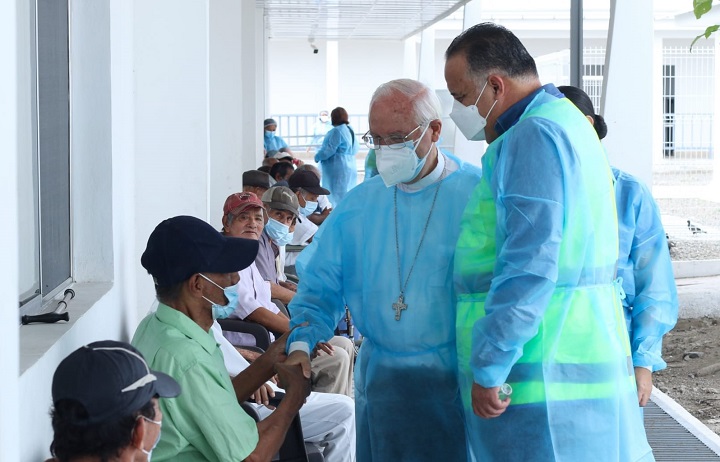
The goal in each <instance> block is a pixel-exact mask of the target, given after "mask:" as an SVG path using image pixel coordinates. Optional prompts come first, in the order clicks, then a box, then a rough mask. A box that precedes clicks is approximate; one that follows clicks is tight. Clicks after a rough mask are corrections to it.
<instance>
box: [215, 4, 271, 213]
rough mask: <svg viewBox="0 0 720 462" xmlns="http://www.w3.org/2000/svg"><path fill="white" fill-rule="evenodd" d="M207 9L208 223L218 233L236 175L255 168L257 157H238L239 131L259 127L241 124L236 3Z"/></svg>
mask: <svg viewBox="0 0 720 462" xmlns="http://www.w3.org/2000/svg"><path fill="white" fill-rule="evenodd" d="M208 9H209V14H208V22H209V24H208V35H209V37H208V54H207V55H208V74H209V77H208V118H207V122H208V140H209V144H210V145H209V149H208V167H209V168H208V221H209V222H210V223H211V224H212V225H213V226H216V227H217V226H220V223H221V219H222V205H223V204H224V203H225V198H226V197H227V196H228V195H230V194H232V193H235V192H238V191H241V190H242V178H241V176H240V175H241V172H243V171H245V170H250V169H252V168H255V167H257V166H258V165H259V163H258V159H257V158H258V156H260V155H262V151H261V150H259V149H257V150H253V151H251V154H253V155H254V157H250V156H244V155H243V154H244V153H243V143H242V135H243V133H242V127H244V126H246V125H247V126H250V127H258V125H259V121H255V120H254V119H250V120H247V121H246V120H244V119H243V105H244V104H245V95H246V94H247V95H252V93H249V92H244V91H243V89H244V88H245V86H246V82H245V80H244V79H243V67H244V63H243V62H242V61H241V60H239V59H238V56H242V46H243V37H242V6H241V2H236V1H234V0H213V1H208ZM256 118H258V117H256ZM256 131H257V130H256ZM248 157H250V158H248Z"/></svg>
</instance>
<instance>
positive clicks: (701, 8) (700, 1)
mask: <svg viewBox="0 0 720 462" xmlns="http://www.w3.org/2000/svg"><path fill="white" fill-rule="evenodd" d="M712 3H713V0H693V12H694V13H695V18H697V19H700V17H701V16H702V15H704V14H705V13H707V12H708V11H710V10H711V9H712ZM718 29H720V24H715V25H714V26H709V27H708V28H707V29H705V32H704V33H702V34H700V35H698V36H697V37H695V40H693V41H692V43H691V44H690V49H691V50H692V47H693V45H695V42H697V41H698V40H700V39H701V38H702V37H705V38H706V39H707V38H710V36H711V35H712V34H713V33H715V32H717V31H718Z"/></svg>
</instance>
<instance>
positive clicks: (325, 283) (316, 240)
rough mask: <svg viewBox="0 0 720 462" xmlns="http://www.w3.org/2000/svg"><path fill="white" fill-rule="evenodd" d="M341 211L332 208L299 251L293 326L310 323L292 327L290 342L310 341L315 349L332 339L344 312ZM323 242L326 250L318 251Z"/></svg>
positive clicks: (293, 303) (291, 311)
mask: <svg viewBox="0 0 720 462" xmlns="http://www.w3.org/2000/svg"><path fill="white" fill-rule="evenodd" d="M342 211H343V208H342V207H339V208H337V209H335V210H333V213H331V214H330V215H329V216H328V218H327V219H326V220H325V222H324V223H323V225H322V226H321V227H320V228H319V230H318V232H317V233H316V234H315V237H313V241H312V243H311V244H310V245H308V246H307V247H306V248H305V249H303V251H302V252H300V255H299V256H298V258H297V260H296V261H295V269H296V270H297V273H298V277H299V279H300V284H299V286H298V293H297V294H296V295H295V296H294V297H293V300H292V301H291V302H290V304H289V305H288V310H289V311H290V314H291V318H290V328H293V327H295V326H299V325H300V324H302V323H304V322H307V323H308V324H309V325H308V326H301V327H298V328H297V329H295V330H293V331H292V333H291V334H290V337H289V338H288V341H287V344H288V345H290V344H291V343H292V342H296V341H301V342H307V344H308V346H309V347H310V348H311V349H312V348H313V347H314V346H315V345H316V344H317V342H320V341H327V340H329V339H331V338H332V336H333V335H334V333H335V326H337V324H338V322H339V321H340V318H341V317H342V316H343V315H344V313H345V303H344V302H343V298H342V275H341V269H342V265H341V255H342V252H341V250H340V249H342V239H341V233H340V232H339V231H338V227H337V226H336V224H335V222H336V221H337V220H338V219H339V218H342V215H343V214H342ZM321 244H322V248H323V249H325V251H324V252H322V251H321V252H318V246H319V245H321ZM328 249H337V250H332V251H327V250H328Z"/></svg>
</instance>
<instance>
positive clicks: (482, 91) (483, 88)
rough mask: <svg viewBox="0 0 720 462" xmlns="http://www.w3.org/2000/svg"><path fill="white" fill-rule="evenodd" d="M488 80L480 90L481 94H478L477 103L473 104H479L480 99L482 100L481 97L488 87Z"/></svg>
mask: <svg viewBox="0 0 720 462" xmlns="http://www.w3.org/2000/svg"><path fill="white" fill-rule="evenodd" d="M487 84H488V81H487V80H485V85H483V87H482V90H480V94H479V95H478V97H477V99H476V100H475V104H473V106H477V103H478V101H480V97H481V96H482V95H483V93H485V87H487Z"/></svg>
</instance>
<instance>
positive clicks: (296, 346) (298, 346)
mask: <svg viewBox="0 0 720 462" xmlns="http://www.w3.org/2000/svg"><path fill="white" fill-rule="evenodd" d="M298 350H300V351H304V352H305V354H307V355H308V356H310V345H308V343H307V342H302V341H298V342H292V343H291V344H290V347H289V348H288V354H290V353H292V352H293V351H298Z"/></svg>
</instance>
